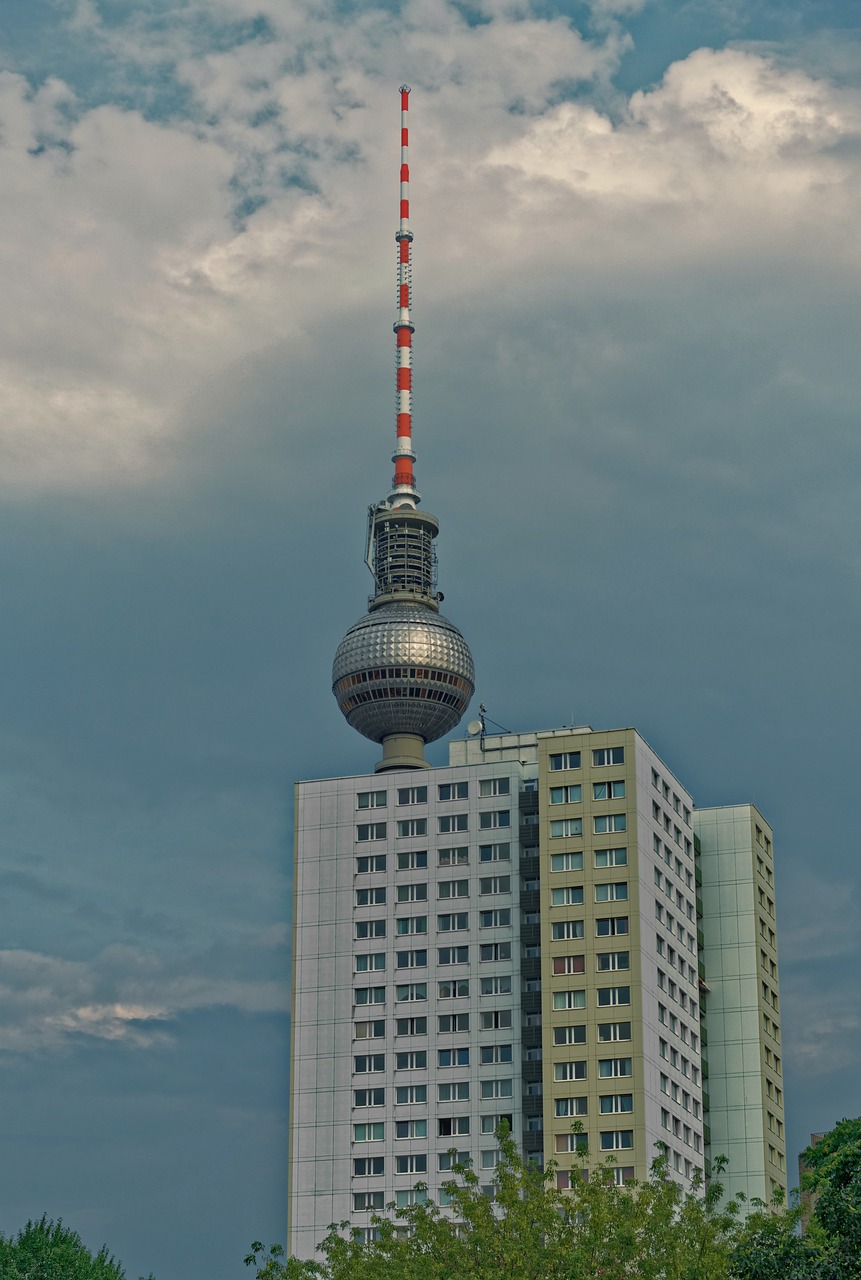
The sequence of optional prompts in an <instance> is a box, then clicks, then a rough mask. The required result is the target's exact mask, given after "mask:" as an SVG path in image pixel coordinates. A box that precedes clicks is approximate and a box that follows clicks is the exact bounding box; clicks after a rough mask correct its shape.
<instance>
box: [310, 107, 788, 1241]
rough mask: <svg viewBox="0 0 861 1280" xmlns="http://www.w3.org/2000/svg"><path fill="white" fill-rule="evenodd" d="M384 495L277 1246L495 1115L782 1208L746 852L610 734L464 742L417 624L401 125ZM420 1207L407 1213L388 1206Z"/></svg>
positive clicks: (770, 891)
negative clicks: (393, 400)
mask: <svg viewBox="0 0 861 1280" xmlns="http://www.w3.org/2000/svg"><path fill="white" fill-rule="evenodd" d="M408 93H409V90H408V89H406V88H404V89H402V90H401V108H402V120H401V125H402V134H401V138H402V155H401V206H400V208H401V221H400V226H399V230H398V233H397V237H396V238H397V241H398V245H399V272H398V301H399V312H398V320H397V321H396V323H395V333H396V351H397V394H398V415H397V445H396V449H395V453H394V456H393V461H394V464H395V475H394V480H393V485H392V489H391V492H390V494H389V496H388V498H387V499H385V500H384V501H382V502H380V503H377V504H376V505H375V506H373V507H371V509H370V512H369V520H368V543H367V547H368V555H367V562H368V566H369V568H370V569H371V572H372V574H373V577H374V594H373V596H372V598H371V600H370V601H369V608H368V612H367V614H365V615H364V617H362V618H361V619H360V620H359V622H357V623H356V624H355V625H354V626H353V627H352V628H350V630H349V631H348V632H347V635H346V636H345V637H344V640H343V641H342V642H341V645H340V646H339V648H338V652H337V654H336V657H335V663H334V667H333V692H334V693H335V696H336V698H337V700H338V703H339V706H340V708H341V710H342V712H343V714H344V715H345V716H346V718H347V720H348V721H349V723H350V724H351V725H352V726H353V727H354V728H356V729H357V730H358V731H359V732H360V733H362V734H364V735H365V736H366V737H367V738H370V739H371V740H373V741H375V742H378V743H380V744H381V745H382V749H383V753H382V758H381V759H380V760H379V761H378V763H377V765H376V768H375V770H374V772H373V773H368V774H362V775H358V776H354V777H345V778H331V779H323V780H319V781H309V782H302V783H299V784H298V785H297V788H296V830H295V885H294V893H295V898H294V948H293V956H294V967H293V1020H292V1049H291V1057H292V1065H291V1116H290V1248H291V1250H292V1251H293V1252H294V1253H296V1254H298V1255H299V1256H302V1257H309V1256H312V1255H313V1253H314V1251H315V1248H316V1246H317V1244H318V1243H319V1241H320V1240H321V1239H322V1237H323V1236H324V1235H325V1233H326V1230H327V1228H328V1226H329V1224H330V1223H332V1222H341V1221H349V1222H351V1223H352V1224H353V1225H355V1226H357V1227H359V1228H360V1229H362V1230H369V1231H370V1230H373V1227H372V1226H371V1225H370V1220H371V1216H372V1214H373V1213H374V1212H375V1211H381V1210H382V1209H383V1208H384V1207H385V1206H386V1205H388V1204H389V1203H390V1202H394V1203H395V1204H396V1205H398V1206H407V1205H409V1204H411V1203H414V1202H415V1200H416V1198H417V1197H420V1196H423V1195H425V1194H428V1195H431V1196H433V1197H434V1198H435V1199H437V1200H438V1201H439V1202H440V1203H444V1193H443V1192H442V1183H443V1182H445V1181H446V1180H447V1179H448V1178H449V1177H450V1172H451V1167H452V1164H453V1163H454V1162H457V1161H458V1160H465V1159H469V1161H470V1162H471V1163H472V1166H473V1168H474V1169H475V1170H476V1171H477V1173H478V1174H479V1177H480V1178H481V1180H482V1182H483V1183H485V1185H487V1186H488V1187H489V1186H490V1183H491V1180H492V1176H493V1169H494V1167H495V1163H496V1160H497V1146H496V1141H495V1136H494V1135H495V1133H496V1130H497V1128H498V1125H499V1122H500V1120H502V1119H503V1118H504V1119H505V1120H506V1121H507V1122H508V1124H509V1125H510V1127H511V1131H512V1133H513V1135H514V1137H515V1139H516V1140H517V1142H518V1143H519V1144H520V1146H521V1147H522V1149H523V1150H524V1152H525V1153H526V1154H527V1155H528V1157H529V1158H531V1159H534V1160H536V1161H540V1162H544V1163H546V1162H547V1161H549V1160H551V1159H552V1160H554V1161H555V1162H556V1164H557V1173H556V1178H557V1182H558V1184H559V1186H560V1187H563V1188H564V1187H565V1186H567V1185H569V1182H570V1179H571V1177H572V1176H576V1174H575V1173H573V1171H575V1170H579V1169H581V1168H582V1167H583V1163H584V1160H585V1161H586V1163H587V1164H588V1163H589V1162H593V1161H599V1160H604V1159H606V1158H607V1157H613V1159H614V1160H615V1171H616V1177H617V1178H618V1180H619V1181H620V1182H624V1181H626V1180H627V1179H629V1178H631V1177H638V1178H639V1177H643V1176H645V1175H646V1173H647V1171H648V1168H649V1165H650V1163H651V1161H652V1160H653V1159H654V1157H655V1155H656V1153H657V1150H658V1144H663V1145H664V1147H665V1148H666V1150H667V1153H668V1160H669V1167H670V1170H671V1172H672V1174H673V1176H676V1177H678V1178H680V1179H684V1180H689V1179H692V1178H694V1177H695V1175H696V1174H697V1172H699V1173H703V1174H705V1175H706V1176H707V1174H708V1168H709V1164H708V1162H709V1156H710V1154H712V1155H713V1154H726V1155H727V1156H728V1157H729V1159H730V1166H729V1170H728V1176H727V1180H728V1188H729V1190H730V1192H734V1191H736V1190H743V1191H745V1193H746V1194H748V1195H749V1196H753V1195H756V1196H760V1197H762V1198H764V1199H769V1198H770V1195H771V1193H772V1191H773V1190H775V1189H776V1188H778V1187H782V1188H784V1189H785V1186H786V1174H785V1145H784V1137H783V1095H782V1076H781V1061H780V1026H779V1024H780V1016H779V1005H778V982H777V950H776V926H775V918H774V863H773V857H772V847H771V839H772V833H771V830H770V828H769V827H768V825H767V823H766V822H765V820H764V819H763V818H762V817H761V815H760V814H759V813H758V812H757V810H756V809H755V808H753V807H752V806H750V805H738V806H733V807H731V808H719V809H697V808H695V805H694V801H693V799H692V797H691V795H690V794H689V792H688V791H687V790H686V788H685V787H684V785H683V784H682V783H681V782H680V781H679V779H678V778H676V777H675V775H674V774H673V773H672V772H671V771H670V770H669V769H668V768H667V766H666V765H665V764H664V762H663V761H662V760H661V758H660V757H659V756H658V755H657V754H656V753H655V752H654V751H653V750H652V748H651V747H650V746H649V745H648V744H647V743H646V742H645V740H644V739H643V738H642V737H641V736H640V734H639V733H638V732H637V731H636V730H635V729H632V728H623V729H618V730H610V731H607V730H601V731H594V730H592V729H589V728H586V727H574V728H564V729H555V730H549V731H539V732H531V733H500V734H488V733H487V732H486V725H485V719H484V716H482V718H481V720H480V721H474V722H472V723H471V724H470V726H469V730H468V733H467V736H466V737H465V738H464V739H462V740H458V741H453V742H451V744H450V747H449V764H448V765H447V766H444V767H437V768H429V767H428V765H427V763H426V761H425V758H424V747H425V744H426V743H427V742H431V741H434V740H435V739H438V738H440V737H442V736H443V735H444V734H446V733H448V732H450V731H451V729H453V728H454V727H455V726H456V725H457V723H458V721H459V720H460V719H461V717H462V716H463V714H464V712H465V710H466V708H467V706H468V704H469V701H470V699H471V697H472V694H473V688H474V674H473V663H472V657H471V654H470V651H469V648H468V647H467V644H466V642H465V640H464V639H463V637H462V636H461V634H460V632H459V631H458V630H457V628H456V627H455V626H454V625H453V624H452V623H450V622H449V621H447V619H445V618H443V617H442V616H441V614H440V612H439V605H440V602H441V600H442V595H441V593H439V592H438V591H437V587H436V559H435V552H434V545H433V544H434V539H435V537H436V534H437V531H438V522H437V521H436V519H435V518H434V517H433V516H431V515H428V514H427V513H426V512H420V511H419V510H418V504H419V495H418V492H417V490H416V488H415V479H414V475H413V462H414V458H415V455H414V453H413V449H412V422H411V392H412V388H411V370H410V359H411V342H412V334H413V326H412V323H411V320H410V288H411V285H410V275H411V260H410V259H411V242H412V233H411V232H410V230H409V199H408V182H409V170H408V165H407V141H408V134H407V107H408V97H407V95H408ZM418 1183H423V1184H426V1187H427V1190H426V1191H424V1190H422V1189H420V1188H418V1187H417V1185H416V1184H418Z"/></svg>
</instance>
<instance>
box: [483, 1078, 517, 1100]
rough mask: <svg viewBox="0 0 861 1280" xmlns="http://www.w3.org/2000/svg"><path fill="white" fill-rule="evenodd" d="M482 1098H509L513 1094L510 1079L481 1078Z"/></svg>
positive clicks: (512, 1083) (512, 1084) (512, 1085)
mask: <svg viewBox="0 0 861 1280" xmlns="http://www.w3.org/2000/svg"><path fill="white" fill-rule="evenodd" d="M480 1089H481V1097H482V1098H511V1097H513V1096H514V1082H513V1081H512V1080H482V1081H481V1082H480Z"/></svg>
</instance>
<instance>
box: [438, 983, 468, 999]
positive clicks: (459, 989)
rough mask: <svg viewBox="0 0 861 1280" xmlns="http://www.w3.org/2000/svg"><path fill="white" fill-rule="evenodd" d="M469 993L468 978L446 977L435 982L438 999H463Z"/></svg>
mask: <svg viewBox="0 0 861 1280" xmlns="http://www.w3.org/2000/svg"><path fill="white" fill-rule="evenodd" d="M468 995H469V978H447V979H446V980H445V981H444V982H438V983H437V996H438V998H439V999H440V1000H463V999H465V998H466V997H467V996H468Z"/></svg>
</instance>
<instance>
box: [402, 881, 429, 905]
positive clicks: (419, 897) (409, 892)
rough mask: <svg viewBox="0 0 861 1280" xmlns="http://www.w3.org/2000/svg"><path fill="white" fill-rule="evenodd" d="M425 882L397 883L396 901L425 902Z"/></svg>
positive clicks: (426, 894)
mask: <svg viewBox="0 0 861 1280" xmlns="http://www.w3.org/2000/svg"><path fill="white" fill-rule="evenodd" d="M427 896H428V887H427V884H399V885H398V902H427Z"/></svg>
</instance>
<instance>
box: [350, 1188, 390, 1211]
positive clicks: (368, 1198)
mask: <svg viewBox="0 0 861 1280" xmlns="http://www.w3.org/2000/svg"><path fill="white" fill-rule="evenodd" d="M384 1200H385V1192H383V1191H354V1192H353V1212H354V1213H361V1212H363V1211H369V1210H375V1211H382V1209H383V1201H384Z"/></svg>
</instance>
